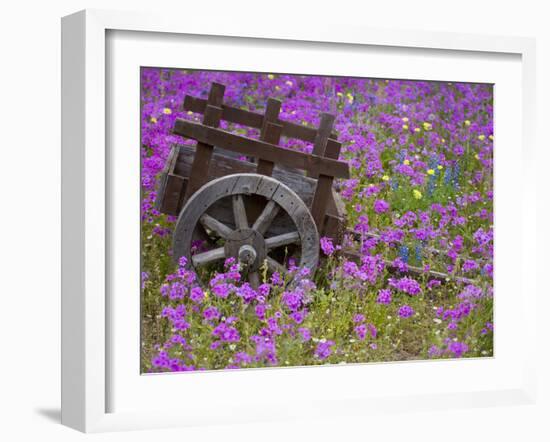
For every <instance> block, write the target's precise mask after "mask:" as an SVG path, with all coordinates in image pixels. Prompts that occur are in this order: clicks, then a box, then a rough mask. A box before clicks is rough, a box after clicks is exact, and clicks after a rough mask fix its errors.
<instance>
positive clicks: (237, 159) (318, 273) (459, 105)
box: [62, 11, 536, 432]
mask: <svg viewBox="0 0 550 442" xmlns="http://www.w3.org/2000/svg"><path fill="white" fill-rule="evenodd" d="M62 36H63V38H62V45H63V48H62V49H63V62H62V64H63V66H62V67H63V85H62V89H63V92H62V101H63V102H62V104H63V115H62V117H63V129H62V135H63V137H62V138H63V150H62V152H63V160H62V174H63V185H62V206H63V209H62V211H63V212H62V219H63V232H62V240H63V245H62V252H63V258H62V260H63V261H62V269H63V273H62V290H63V293H62V307H63V311H62V321H63V323H62V350H63V360H62V369H63V374H62V388H63V390H62V421H63V423H64V424H66V425H68V426H70V427H73V428H76V429H79V430H81V431H86V432H90V431H109V430H119V429H138V428H155V427H168V426H189V425H208V424H216V423H235V422H255V421H262V420H267V419H268V420H273V419H285V418H308V417H319V416H327V417H328V416H335V415H347V414H363V415H364V414H369V413H371V412H372V411H373V410H375V409H378V410H379V409H380V407H383V408H384V409H385V410H387V411H388V412H391V411H392V410H400V409H404V407H405V408H406V409H409V408H410V409H415V408H419V407H422V408H433V409H441V408H450V407H457V406H487V405H497V404H499V403H516V404H521V403H530V402H532V401H533V400H534V399H533V398H534V392H535V364H534V360H533V359H532V355H531V350H532V349H531V348H530V346H532V345H534V344H530V342H534V340H529V339H526V338H528V337H529V336H533V335H534V332H535V324H534V322H533V321H532V319H528V318H531V316H529V315H528V312H529V309H530V307H529V306H532V305H534V303H535V298H536V290H535V288H534V282H533V280H532V279H531V278H529V277H528V269H529V268H530V266H531V265H532V262H531V260H532V259H533V258H532V257H534V256H535V253H534V247H535V243H536V241H535V236H534V235H535V229H534V228H533V225H534V223H535V213H534V206H535V204H534V203H533V198H534V196H533V195H532V194H531V193H530V192H529V191H528V189H527V188H525V187H522V186H519V185H518V183H517V182H516V180H514V179H512V178H513V177H514V176H517V174H518V170H519V172H521V173H524V174H528V173H529V170H530V168H531V167H532V162H533V158H534V135H533V130H532V125H533V121H534V119H533V112H534V110H533V109H534V94H535V89H534V42H533V41H532V40H530V39H522V38H507V37H498V38H497V37H489V36H475V35H462V34H461V35H455V34H443V33H442V34H433V33H423V32H414V31H407V32H404V31H399V32H389V31H387V30H386V31H380V30H374V29H368V28H353V27H338V26H334V27H331V31H330V32H327V31H324V32H319V31H318V30H317V29H316V28H315V27H313V26H311V27H308V26H305V27H304V26H300V27H295V26H292V23H288V24H287V25H284V26H283V27H281V26H278V28H277V29H275V28H270V27H269V26H267V27H266V26H263V27H262V29H255V28H253V27H247V28H246V31H243V30H242V29H238V28H237V27H233V26H231V25H229V24H227V23H223V22H221V21H220V22H217V21H216V20H210V21H209V22H208V24H207V25H205V24H204V23H203V22H201V23H200V26H199V25H198V24H197V25H195V24H193V23H191V22H188V23H186V24H185V25H181V24H179V22H178V20H176V19H173V18H171V17H166V16H159V17H156V16H151V15H143V14H128V13H119V12H117V13H115V12H109V11H83V12H79V13H76V14H74V15H71V16H68V17H65V18H64V19H63V22H62ZM518 207H519V208H521V210H518ZM518 327H521V329H522V334H521V336H520V335H519V334H518V333H517V332H516V330H517V328H518ZM411 379H414V382H411ZM449 379H452V382H449ZM182 398H185V400H182ZM335 404H338V406H337V407H336V406H335Z"/></svg>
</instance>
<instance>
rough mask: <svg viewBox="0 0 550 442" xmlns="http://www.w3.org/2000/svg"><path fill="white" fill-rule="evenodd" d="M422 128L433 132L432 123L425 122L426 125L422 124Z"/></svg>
mask: <svg viewBox="0 0 550 442" xmlns="http://www.w3.org/2000/svg"><path fill="white" fill-rule="evenodd" d="M422 126H424V130H432V123H428V122H427V121H424V123H422Z"/></svg>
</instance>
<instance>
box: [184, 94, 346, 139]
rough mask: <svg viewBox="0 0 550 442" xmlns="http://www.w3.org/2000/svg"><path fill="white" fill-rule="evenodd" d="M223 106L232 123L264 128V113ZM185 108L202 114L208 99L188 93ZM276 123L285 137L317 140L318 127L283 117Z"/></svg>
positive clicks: (226, 118)
mask: <svg viewBox="0 0 550 442" xmlns="http://www.w3.org/2000/svg"><path fill="white" fill-rule="evenodd" d="M221 108H222V120H225V121H229V122H231V123H236V124H242V125H243V126H250V127H255V128H257V129H261V128H262V124H263V121H264V118H263V115H262V114H259V113H257V112H252V111H247V110H244V109H239V108H237V107H233V106H228V105H227V104H222V105H221ZM183 109H184V110H186V111H191V112H196V113H199V114H202V113H204V111H205V109H206V100H204V99H203V98H197V97H192V96H190V95H186V96H185V99H184V102H183ZM274 123H276V124H280V125H281V126H283V130H282V134H281V135H282V136H284V137H288V138H297V139H300V140H303V141H307V142H309V143H313V142H314V141H315V137H316V136H317V129H313V128H311V127H307V126H303V125H301V124H296V123H291V122H290V121H283V120H281V119H277V121H274ZM330 138H331V139H333V140H336V139H337V138H338V135H337V134H336V133H335V132H333V133H331V134H330Z"/></svg>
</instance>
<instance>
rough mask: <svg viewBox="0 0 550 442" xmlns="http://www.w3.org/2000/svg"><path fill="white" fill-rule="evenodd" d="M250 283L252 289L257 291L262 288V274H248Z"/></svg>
mask: <svg viewBox="0 0 550 442" xmlns="http://www.w3.org/2000/svg"><path fill="white" fill-rule="evenodd" d="M248 281H249V282H250V285H251V286H252V288H255V289H257V288H258V287H259V286H260V274H259V273H258V272H251V273H249V274H248Z"/></svg>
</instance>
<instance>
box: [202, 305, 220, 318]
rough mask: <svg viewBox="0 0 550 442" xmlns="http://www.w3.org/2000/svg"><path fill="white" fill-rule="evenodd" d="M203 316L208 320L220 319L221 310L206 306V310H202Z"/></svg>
mask: <svg viewBox="0 0 550 442" xmlns="http://www.w3.org/2000/svg"><path fill="white" fill-rule="evenodd" d="M202 316H203V318H204V319H206V320H207V321H211V320H213V319H220V316H221V314H220V312H219V310H218V309H217V308H216V307H213V306H212V307H206V308H205V309H204V311H203V312H202Z"/></svg>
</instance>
